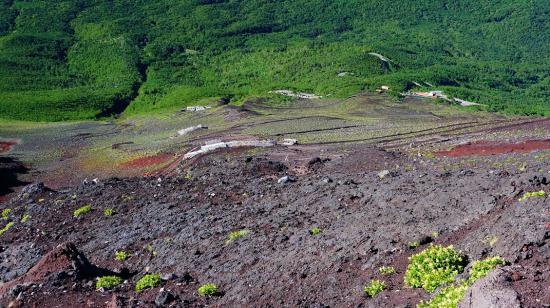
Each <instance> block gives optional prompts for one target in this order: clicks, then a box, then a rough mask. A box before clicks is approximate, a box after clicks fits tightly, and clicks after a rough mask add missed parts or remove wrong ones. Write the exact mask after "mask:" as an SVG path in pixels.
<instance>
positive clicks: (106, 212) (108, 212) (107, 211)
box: [103, 209, 115, 216]
mask: <svg viewBox="0 0 550 308" xmlns="http://www.w3.org/2000/svg"><path fill="white" fill-rule="evenodd" d="M103 215H105V216H113V215H115V210H113V209H105V210H103Z"/></svg>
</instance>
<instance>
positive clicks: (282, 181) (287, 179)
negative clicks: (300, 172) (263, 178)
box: [277, 175, 294, 184]
mask: <svg viewBox="0 0 550 308" xmlns="http://www.w3.org/2000/svg"><path fill="white" fill-rule="evenodd" d="M290 182H294V179H293V178H291V177H290V176H288V175H286V176H283V177H282V178H280V179H279V180H278V181H277V183H279V184H286V183H290Z"/></svg>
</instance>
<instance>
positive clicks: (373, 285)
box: [363, 279, 386, 297]
mask: <svg viewBox="0 0 550 308" xmlns="http://www.w3.org/2000/svg"><path fill="white" fill-rule="evenodd" d="M385 288H386V283H384V282H383V281H380V280H376V279H375V280H372V281H371V282H370V283H369V284H368V285H367V286H365V287H364V288H363V291H365V293H367V294H368V295H369V296H370V297H375V296H376V295H378V293H380V292H382V291H384V289H385Z"/></svg>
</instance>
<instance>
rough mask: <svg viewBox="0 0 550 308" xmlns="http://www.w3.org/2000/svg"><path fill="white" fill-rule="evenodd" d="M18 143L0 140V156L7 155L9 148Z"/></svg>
mask: <svg viewBox="0 0 550 308" xmlns="http://www.w3.org/2000/svg"><path fill="white" fill-rule="evenodd" d="M18 143H19V142H17V141H14V140H3V141H2V140H0V154H1V153H8V152H9V151H11V148H12V147H13V146H14V145H16V144H18Z"/></svg>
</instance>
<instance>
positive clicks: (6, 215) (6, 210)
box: [2, 209, 12, 220]
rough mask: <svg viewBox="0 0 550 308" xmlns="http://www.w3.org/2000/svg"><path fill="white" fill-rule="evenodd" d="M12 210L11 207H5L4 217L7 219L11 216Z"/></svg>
mask: <svg viewBox="0 0 550 308" xmlns="http://www.w3.org/2000/svg"><path fill="white" fill-rule="evenodd" d="M11 212H12V210H11V209H3V210H2V219H4V220H7V219H9V218H10V214H11Z"/></svg>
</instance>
